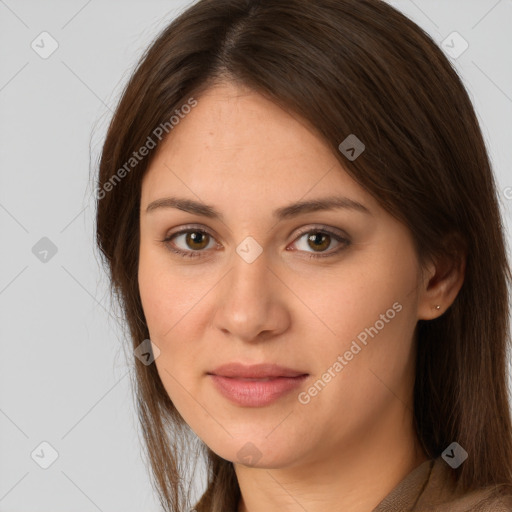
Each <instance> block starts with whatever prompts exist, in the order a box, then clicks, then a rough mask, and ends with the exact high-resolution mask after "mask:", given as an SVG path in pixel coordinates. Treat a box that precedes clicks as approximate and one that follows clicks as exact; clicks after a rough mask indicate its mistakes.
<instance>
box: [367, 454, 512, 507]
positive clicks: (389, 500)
mask: <svg viewBox="0 0 512 512" xmlns="http://www.w3.org/2000/svg"><path fill="white" fill-rule="evenodd" d="M372 512H512V495H502V494H499V493H498V491H497V490H496V489H495V488H494V487H487V488H485V489H478V490H475V491H470V492H469V493H464V492H463V491H461V490H460V487H459V485H458V484H457V482H456V481H455V479H454V475H453V470H452V469H451V468H450V467H449V466H448V464H446V462H445V461H444V460H443V459H442V458H441V457H438V458H437V459H434V460H427V461H425V462H423V463H422V464H421V465H419V466H418V467H417V468H416V469H414V470H413V471H411V472H410V473H409V474H408V475H407V476H406V477H405V478H404V479H403V480H402V481H401V482H400V483H399V484H398V485H397V486H396V487H395V488H394V489H393V490H392V491H391V492H390V493H389V494H388V495H387V496H386V497H385V498H384V499H383V500H382V501H381V502H380V503H379V504H378V505H377V507H376V508H374V509H373V510H372Z"/></svg>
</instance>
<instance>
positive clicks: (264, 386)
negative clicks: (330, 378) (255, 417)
mask: <svg viewBox="0 0 512 512" xmlns="http://www.w3.org/2000/svg"><path fill="white" fill-rule="evenodd" d="M208 377H210V378H211V379H212V382H213V384H214V385H215V387H216V389H217V390H218V391H219V392H220V393H221V394H222V395H223V396H224V397H225V398H227V399H228V400H230V401H231V402H233V403H235V404H237V405H240V406H244V407H263V406H265V405H268V404H270V403H272V402H275V401H276V400H278V399H279V398H281V397H283V396H285V395H287V394H288V393H290V392H291V391H292V390H294V389H295V388H297V387H299V386H300V385H301V384H302V383H303V382H304V381H305V380H306V379H307V378H308V377H309V374H307V373H305V372H301V371H297V370H292V369H290V368H285V367H283V366H278V365H275V364H259V365H251V366H246V365H243V364H240V363H230V364H227V365H222V366H220V367H218V368H216V369H215V370H214V371H213V372H209V373H208Z"/></svg>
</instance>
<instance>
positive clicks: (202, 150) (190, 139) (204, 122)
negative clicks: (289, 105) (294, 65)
mask: <svg viewBox="0 0 512 512" xmlns="http://www.w3.org/2000/svg"><path fill="white" fill-rule="evenodd" d="M196 100H197V106H195V107H194V108H193V109H192V110H191V111H190V113H189V114H187V115H186V116H184V118H183V119H181V120H180V122H179V124H177V125H176V126H175V127H174V128H173V130H172V131H171V132H170V134H169V136H168V137H167V138H166V139H164V140H163V141H162V142H161V143H160V145H159V147H158V151H157V154H156V156H155V158H154V159H153V161H152V164H151V166H150V168H149V169H148V171H147V172H146V175H145V177H144V180H143V186H142V202H143V203H146V204H147V203H149V202H150V201H153V200H155V199H158V197H159V196H161V195H162V193H164V192H166V193H169V194H171V192H172V194H171V195H176V193H177V192H180V193H181V195H183V194H185V195H187V196H189V197H190V198H192V197H193V196H196V197H195V199H198V198H200V199H204V200H205V201H207V202H209V203H212V202H222V203H228V204H233V205H234V204H236V203H238V202H241V203H244V204H245V205H246V206H248V205H249V204H251V203H252V202H254V203H255V204H254V205H255V206H257V205H258V204H259V205H261V204H263V203H265V204H267V203H274V204H275V206H276V207H278V206H279V205H281V204H283V203H286V202H291V201H297V200H298V199H301V198H307V196H308V195H310V196H312V197H313V196H318V195H325V194H327V193H328V194H330V195H332V193H333V192H334V191H337V192H339V193H343V194H344V195H349V194H350V195H352V196H356V197H355V198H354V199H355V200H357V198H359V199H360V200H363V199H366V200H367V201H371V198H369V196H368V195H367V194H366V193H365V192H364V190H362V189H361V188H360V187H359V185H357V183H356V182H355V181H353V180H352V178H350V176H349V175H348V174H347V173H346V172H345V170H344V169H343V167H342V166H341V164H340V162H339V160H338V159H337V158H336V156H335V155H334V154H333V151H332V149H331V148H330V147H328V146H327V144H326V142H325V141H323V140H322V139H321V138H320V137H318V136H317V135H315V134H314V132H313V131H312V130H311V129H310V128H308V126H307V123H306V122H305V121H304V120H302V119H301V118H299V117H298V116H297V115H295V114H294V113H288V112H286V111H284V110H283V109H282V108H280V107H279V106H278V105H276V104H274V103H273V102H271V101H269V100H267V99H266V98H264V97H263V96H262V95H260V94H258V93H257V92H254V91H251V90H249V89H240V88H238V87H236V86H235V85H233V84H223V85H220V86H216V87H214V88H212V89H209V90H207V91H206V92H205V93H204V94H202V95H201V96H200V97H198V98H196Z"/></svg>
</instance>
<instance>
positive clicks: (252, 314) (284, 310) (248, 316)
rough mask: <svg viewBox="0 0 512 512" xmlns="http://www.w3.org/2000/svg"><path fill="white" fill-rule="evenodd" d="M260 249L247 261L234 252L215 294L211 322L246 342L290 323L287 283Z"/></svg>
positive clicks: (278, 331) (275, 332)
mask: <svg viewBox="0 0 512 512" xmlns="http://www.w3.org/2000/svg"><path fill="white" fill-rule="evenodd" d="M268 263H269V262H268V259H267V257H266V255H265V252H263V253H262V254H261V255H260V256H259V257H258V258H257V259H256V260H255V261H253V262H252V263H248V262H247V261H245V260H244V259H243V258H241V257H239V256H238V255H235V257H234V263H233V266H232V267H231V271H230V272H228V274H227V275H226V277H225V279H223V280H222V282H221V286H220V287H218V288H217V296H216V297H215V299H216V303H217V308H216V310H215V315H214V325H215V327H216V328H217V329H219V330H221V331H222V332H223V333H224V334H226V335H229V336H230V337H232V338H234V339H236V338H238V339H240V340H243V341H245V342H258V341H262V340H264V339H270V338H273V337H275V336H277V335H279V334H281V333H283V332H285V331H286V330H287V329H288V327H289V325H290V310H289V308H288V307H287V304H286V290H287V288H286V286H285V285H284V284H283V283H282V282H281V280H280V279H279V278H278V277H276V274H277V273H276V271H275V270H272V269H271V268H270V267H269V266H268Z"/></svg>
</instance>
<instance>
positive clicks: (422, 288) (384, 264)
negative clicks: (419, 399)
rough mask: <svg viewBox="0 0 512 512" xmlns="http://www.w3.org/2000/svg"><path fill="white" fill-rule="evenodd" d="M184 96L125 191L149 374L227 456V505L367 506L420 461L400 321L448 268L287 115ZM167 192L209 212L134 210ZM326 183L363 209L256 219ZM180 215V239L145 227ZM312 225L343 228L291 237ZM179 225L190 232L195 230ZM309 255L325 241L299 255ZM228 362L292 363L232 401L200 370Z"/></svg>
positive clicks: (451, 276) (423, 309)
mask: <svg viewBox="0 0 512 512" xmlns="http://www.w3.org/2000/svg"><path fill="white" fill-rule="evenodd" d="M196 99H197V100H198V105H197V106H196V107H195V108H194V109H192V111H191V113H190V114H188V115H187V116H186V117H185V118H184V119H182V120H181V121H180V123H179V124H178V125H177V126H175V127H174V129H173V131H172V132H171V134H170V136H169V137H168V138H167V139H166V140H165V141H164V142H163V143H161V145H160V146H159V148H158V153H157V154H156V157H155V159H154V160H153V161H152V162H151V165H150V167H149V169H148V172H147V174H146V175H145V177H144V180H143V183H142V190H141V212H140V236H141V238H140V260H139V274H138V280H139V287H140V294H141V300H142V304H143V308H144V313H145V317H146V321H147V324H148V327H149V332H150V337H151V340H152V342H153V343H154V344H155V345H156V346H158V348H159V349H160V355H159V356H158V357H157V359H156V360H155V364H156V366H157V369H158V372H159V375H160V377H161V379H162V382H163V384H164V386H165V389H166V391H167V392H168V394H169V396H170V398H171V399H172V401H173V403H174V405H175V406H176V408H177V410H178V411H179V413H180V414H181V416H182V417H183V418H184V420H185V421H186V422H187V423H188V425H190V427H191V428H192V430H193V431H194V432H195V433H196V434H197V435H198V436H199V438H200V439H202V441H204V443H206V444H207V445H208V446H209V447H210V448H211V449H212V450H213V451H214V452H215V453H217V454H218V455H219V456H220V457H222V458H224V459H227V460H229V461H232V462H233V464H234V468H235V471H236V475H237V478H238V482H239V485H240V489H241V494H242V499H241V500H240V503H239V508H238V511H239V512H278V511H279V512H282V511H286V512H299V511H300V512H303V511H304V510H307V511H308V512H320V511H322V512H324V511H325V510H344V511H346V512H363V511H364V512H368V511H369V510H372V509H373V508H374V507H375V506H377V505H378V503H379V502H380V501H381V500H382V499H384V497H385V496H386V495H387V494H388V493H389V492H390V491H391V490H392V489H393V488H394V487H395V486H396V485H397V484H398V483H399V482H400V481H401V480H402V479H403V478H404V477H405V476H406V475H407V474H408V473H409V472H410V471H412V470H413V469H414V468H416V467H417V466H418V465H419V464H421V463H422V462H423V461H424V460H426V456H425V453H424V452H423V450H422V449H421V448H420V446H419V444H418V439H417V436H416V433H415V431H414V428H413V418H412V411H413V385H414V374H415V366H414V365H415V343H414V332H415V328H416V325H417V322H418V320H419V319H425V320H429V319H433V318H435V317H437V316H439V315H441V314H443V312H444V311H446V309H447V308H448V307H449V306H450V305H451V303H452V302H453V300H454V299H455V297H456V295H457V293H458V291H459V290H460V287H461V285H462V280H463V275H462V271H459V270H457V269H454V268H452V267H451V266H450V265H449V264H444V263H440V262H432V263H430V264H428V265H427V266H426V267H425V268H423V269H422V268H421V267H420V265H419V262H418V257H417V254H416V252H415V250H414V247H413V243H412V238H411V235H410V232H409V231H408V230H407V229H406V227H405V226H404V225H403V224H401V223H400V222H398V221H397V220H396V219H395V218H393V217H392V216H390V215H389V214H388V213H386V212H385V211H384V210H383V209H382V208H381V207H380V206H379V204H378V203H377V201H376V200H375V199H374V198H373V197H372V196H371V195H369V194H368V193H367V192H366V191H365V190H364V189H362V188H361V187H360V186H359V185H358V184H357V183H356V182H355V181H354V180H353V179H352V178H351V177H350V176H349V175H348V174H347V173H346V172H345V170H344V169H343V167H342V165H341V163H340V161H339V160H338V159H337V158H336V157H335V156H334V155H333V153H332V150H331V148H330V147H328V146H327V145H326V143H325V142H323V141H322V140H321V139H320V138H319V136H318V135H316V134H315V133H314V131H313V130H312V129H311V128H310V127H308V125H307V123H306V122H305V121H303V120H300V119H299V118H298V116H297V115H292V114H290V113H287V112H285V111H284V110H282V109H281V108H279V107H278V106H276V105H275V104H273V103H271V102H269V101H268V100H267V99H265V98H264V97H262V96H261V95H259V94H257V93H255V92H252V91H250V90H245V89H240V88H237V87H235V86H234V85H232V84H229V83H226V84H223V85H218V86H216V87H214V88H211V89H209V90H208V91H207V93H205V94H203V95H201V96H200V97H199V98H196ZM358 135H359V136H360V138H361V139H363V138H364V134H358ZM340 142H341V141H340ZM347 165H348V162H347ZM171 196H172V197H178V198H183V199H189V200H191V201H197V202H199V203H202V204H207V205H211V206H213V207H214V208H215V209H216V210H217V211H218V212H219V213H220V214H221V215H222V219H218V218H213V217H207V216H205V215H200V214H199V213H198V212H195V213H190V212H187V211H184V210H182V209H178V208H175V207H170V206H168V207H160V208H153V209H152V210H151V211H149V212H147V211H146V210H147V207H148V205H150V204H151V203H152V202H154V201H156V200H159V199H162V198H166V197H171ZM332 196H337V197H341V196H343V197H345V198H349V199H350V200H352V201H354V202H357V203H360V204H361V205H363V206H364V207H365V208H366V209H367V210H368V212H365V211H362V209H355V208H336V209H330V210H326V209H323V210H319V211H314V212H301V213H300V214H298V215H296V216H289V217H285V218H282V219H277V218H276V217H274V216H273V211H274V210H276V209H278V208H282V207H285V206H288V205H290V204H292V203H296V202H298V201H307V200H313V199H321V198H325V197H332ZM183 228H186V229H189V232H190V233H196V235H195V236H196V238H195V240H196V242H194V239H191V238H190V237H188V238H187V237H186V235H176V236H175V237H174V238H173V239H172V242H166V243H164V242H162V240H164V239H165V238H167V237H168V236H170V235H172V234H174V233H176V232H177V231H180V230H181V229H183ZM302 228H304V229H305V230H308V229H309V230H308V231H304V232H302V233H299V230H300V229H302ZM325 229H328V231H333V232H334V233H335V234H340V236H343V238H348V240H349V242H350V243H348V244H347V243H344V242H340V241H337V239H336V238H335V236H332V235H331V236H327V238H325V239H323V240H325V243H324V244H319V247H317V246H316V245H315V244H314V243H311V242H308V236H311V234H313V235H314V234H315V233H316V234H317V237H318V238H317V240H320V241H321V240H322V238H321V236H322V234H325ZM197 230H203V231H206V232H207V233H208V234H207V235H203V238H202V239H201V238H198V235H197ZM304 233H307V234H304ZM318 233H319V234H318ZM249 236H250V237H252V238H254V239H255V240H256V241H257V243H258V244H259V246H260V247H261V249H262V253H261V254H260V255H259V256H258V257H257V258H256V259H255V260H254V261H253V262H251V263H248V262H247V261H246V260H245V259H244V258H242V257H241V256H240V255H239V254H238V253H237V251H236V249H237V247H238V246H239V244H241V242H243V241H244V240H245V239H246V238H247V237H249ZM197 240H201V243H202V245H201V244H199V243H198V242H197ZM170 247H174V248H177V249H180V250H182V251H185V252H188V253H195V257H183V256H180V255H178V254H176V253H174V252H172V251H171V250H169V248H170ZM336 251H338V252H336ZM319 253H320V254H322V253H323V254H328V253H330V255H328V256H326V257H318V258H314V257H311V258H308V256H311V255H313V256H314V255H315V254H319ZM422 270H423V272H422ZM394 304H395V307H397V304H398V305H400V306H401V308H400V311H399V312H396V314H394V315H393V319H392V320H389V318H386V320H387V321H386V322H385V323H384V324H383V322H381V324H383V328H380V327H379V328H378V329H379V330H378V334H377V335H376V336H375V337H374V338H371V337H368V343H367V345H364V346H363V345H362V344H361V343H359V345H361V346H362V347H363V348H362V350H361V351H360V352H359V353H358V354H357V356H354V357H353V359H352V360H350V361H347V360H346V359H345V362H346V363H347V364H346V365H344V367H343V369H342V370H341V371H338V372H337V373H336V372H334V373H335V374H336V376H335V377H332V379H331V380H330V382H328V383H327V384H326V385H325V387H324V388H323V389H322V390H321V392H318V393H317V394H316V395H315V396H310V400H309V402H308V403H301V401H300V400H299V399H298V394H299V392H307V391H308V390H309V389H310V388H311V387H312V386H313V384H314V383H315V382H317V381H318V379H320V378H322V376H323V375H324V374H325V373H326V371H327V370H328V369H329V368H331V369H332V367H333V363H334V362H335V361H336V360H337V358H338V356H339V355H342V356H343V354H345V353H346V352H347V350H349V349H350V346H351V343H352V341H353V340H357V336H358V335H360V334H361V333H362V332H363V331H365V329H367V328H370V327H373V326H375V325H377V324H376V322H377V321H378V320H379V319H381V318H382V317H381V315H383V314H386V312H387V311H389V310H390V309H393V305H394ZM436 304H439V305H441V309H440V310H436V309H435V305H436ZM381 324H379V325H381ZM233 361H236V362H242V363H245V364H256V363H261V362H273V363H278V364H280V365H282V366H286V367H289V368H293V369H300V370H302V371H304V372H306V373H308V374H309V376H308V378H307V380H306V381H305V382H304V384H303V385H302V387H301V388H300V389H299V390H297V391H294V392H292V393H290V394H287V395H285V396H283V397H281V398H279V399H278V400H277V401H275V402H273V403H271V404H268V405H266V406H263V407H242V406H239V405H235V404H233V403H231V402H230V401H228V400H227V399H226V398H225V397H224V396H222V395H221V394H220V393H219V392H218V391H217V389H216V388H215V387H214V386H213V385H212V383H211V379H210V377H209V376H208V375H207V372H209V371H211V370H212V369H213V368H215V367H217V366H218V365H221V364H224V363H228V362H233ZM331 372H332V370H331ZM302 396H304V395H302ZM247 443H252V444H251V445H248V444H247ZM244 446H246V450H247V446H251V447H255V448H256V449H257V452H255V453H257V454H258V456H257V457H256V458H255V460H254V461H253V462H252V463H247V461H246V460H244V461H242V460H241V459H240V456H239V454H238V452H239V450H240V449H241V448H242V447H244ZM255 448H250V450H253V452H254V450H255ZM243 462H245V463H243Z"/></svg>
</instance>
